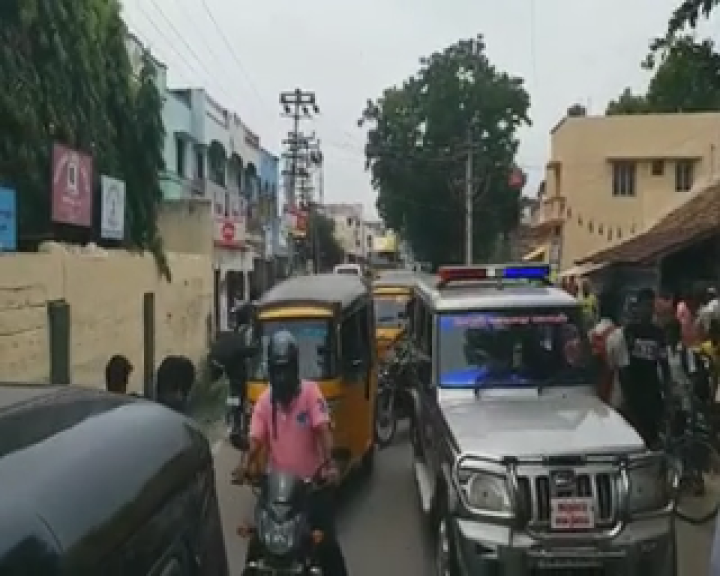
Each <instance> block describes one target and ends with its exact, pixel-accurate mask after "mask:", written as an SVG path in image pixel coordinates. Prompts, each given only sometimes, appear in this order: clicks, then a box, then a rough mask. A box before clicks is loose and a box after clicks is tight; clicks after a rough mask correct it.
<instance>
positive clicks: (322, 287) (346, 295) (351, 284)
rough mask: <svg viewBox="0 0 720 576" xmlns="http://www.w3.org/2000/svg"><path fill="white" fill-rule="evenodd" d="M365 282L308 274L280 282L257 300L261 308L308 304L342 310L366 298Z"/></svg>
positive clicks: (350, 276) (353, 277)
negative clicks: (319, 304) (339, 306)
mask: <svg viewBox="0 0 720 576" xmlns="http://www.w3.org/2000/svg"><path fill="white" fill-rule="evenodd" d="M368 295H369V292H368V283H367V281H366V280H365V279H363V278H361V277H360V276H356V275H354V274H311V275H308V276H295V277H293V278H289V279H288V280H284V281H283V282H280V283H279V284H277V285H276V286H274V287H273V288H271V289H270V290H269V291H268V292H266V293H265V295H264V296H263V297H262V298H261V299H260V302H259V306H260V308H264V307H268V306H275V305H282V304H290V305H292V304H293V303H300V304H304V303H307V302H318V303H320V302H322V303H328V304H339V305H341V306H342V307H343V308H345V307H347V306H350V305H352V304H353V303H354V302H355V301H356V300H358V299H359V298H362V297H367V296H368Z"/></svg>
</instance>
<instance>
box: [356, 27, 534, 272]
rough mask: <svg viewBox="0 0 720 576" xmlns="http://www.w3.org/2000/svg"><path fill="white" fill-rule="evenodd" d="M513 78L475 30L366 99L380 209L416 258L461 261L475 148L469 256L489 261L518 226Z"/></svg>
mask: <svg viewBox="0 0 720 576" xmlns="http://www.w3.org/2000/svg"><path fill="white" fill-rule="evenodd" d="M529 107H530V97H529V95H528V93H527V92H526V90H525V88H524V87H523V81H522V79H520V78H516V77H513V76H510V75H509V74H507V73H505V72H502V71H500V70H498V69H497V68H496V67H495V66H493V64H492V63H491V62H490V60H489V59H488V57H487V55H486V53H485V43H484V41H483V39H482V37H481V36H478V37H477V38H474V39H469V40H461V41H459V42H457V43H456V44H454V45H452V46H450V47H448V48H447V49H445V50H443V51H442V52H436V53H434V54H432V55H431V56H429V57H427V58H423V59H421V60H420V69H419V70H418V72H417V73H416V74H414V75H413V76H411V77H410V78H408V79H407V80H405V82H403V83H402V84H401V85H398V86H393V87H391V88H388V89H386V90H385V91H384V93H383V95H382V96H381V97H380V98H378V99H376V100H369V101H368V102H367V105H366V108H365V110H364V111H363V113H362V117H361V119H360V121H359V124H360V125H361V126H362V125H366V126H368V129H369V130H368V134H367V144H366V147H365V154H366V159H367V167H368V169H369V170H370V172H371V177H372V184H373V186H374V188H375V189H376V190H377V192H378V200H377V207H378V212H379V213H380V216H381V217H382V218H383V220H384V221H385V223H386V225H387V226H389V227H390V228H392V229H394V230H396V231H398V232H399V233H400V234H401V235H402V236H403V237H404V238H405V239H406V240H407V241H408V242H409V244H410V246H411V248H412V250H413V252H414V255H415V257H416V258H418V259H419V260H423V261H430V262H432V263H434V264H440V263H448V262H460V261H463V258H464V215H465V202H464V182H465V170H466V156H467V153H468V150H470V149H471V150H472V153H473V164H474V175H475V178H474V180H473V188H474V196H473V198H474V226H473V233H474V254H475V255H476V257H477V258H488V257H489V256H490V252H491V250H492V248H493V247H494V246H495V245H496V240H497V239H498V236H500V235H502V234H504V233H505V232H507V231H509V230H510V229H511V228H512V227H514V226H515V225H516V224H517V220H518V215H519V197H520V190H519V189H518V188H517V186H512V185H511V183H510V175H511V173H512V172H513V170H514V168H515V165H514V158H515V153H516V151H517V147H518V139H517V130H518V128H519V127H520V126H523V125H526V124H530V120H529V118H528V109H529Z"/></svg>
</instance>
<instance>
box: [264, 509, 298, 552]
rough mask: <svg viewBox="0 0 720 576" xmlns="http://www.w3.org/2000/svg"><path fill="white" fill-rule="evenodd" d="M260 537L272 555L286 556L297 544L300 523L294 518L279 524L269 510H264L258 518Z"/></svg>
mask: <svg viewBox="0 0 720 576" xmlns="http://www.w3.org/2000/svg"><path fill="white" fill-rule="evenodd" d="M258 537H259V538H260V542H261V543H262V545H263V546H264V547H265V548H266V549H267V551H268V552H270V554H272V555H273V556H285V555H286V554H289V553H290V552H292V550H293V549H294V548H295V545H296V543H297V539H298V522H297V520H296V519H294V518H293V519H291V520H286V521H283V522H278V521H277V520H275V519H274V518H273V517H272V516H271V515H270V513H269V512H268V511H267V510H262V511H261V512H260V513H259V518H258Z"/></svg>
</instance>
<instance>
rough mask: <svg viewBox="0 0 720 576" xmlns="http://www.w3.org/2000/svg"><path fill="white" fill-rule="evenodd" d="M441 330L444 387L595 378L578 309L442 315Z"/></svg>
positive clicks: (558, 382)
mask: <svg viewBox="0 0 720 576" xmlns="http://www.w3.org/2000/svg"><path fill="white" fill-rule="evenodd" d="M438 330H439V336H438V346H439V349H438V377H439V378H438V380H439V384H440V386H441V387H443V388H455V389H458V388H459V389H463V388H464V389H468V388H469V389H473V388H475V389H491V388H527V387H533V388H534V387H537V386H538V385H543V386H549V387H563V386H573V385H587V384H589V383H590V382H592V381H593V371H592V359H591V354H590V346H589V343H588V341H587V336H586V330H585V329H584V326H583V320H582V312H581V311H580V310H579V309H578V308H570V309H567V308H565V309H563V308H536V309H533V308H531V309H523V310H507V309H505V310H497V311H486V312H482V313H478V312H462V313H457V314H455V313H454V314H443V315H442V316H440V319H439V322H438Z"/></svg>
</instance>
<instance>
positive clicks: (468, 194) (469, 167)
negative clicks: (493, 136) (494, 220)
mask: <svg viewBox="0 0 720 576" xmlns="http://www.w3.org/2000/svg"><path fill="white" fill-rule="evenodd" d="M467 138H468V143H467V145H468V150H467V160H466V164H465V264H467V265H468V266H472V263H473V200H474V199H473V196H474V189H475V184H474V182H473V179H474V175H473V138H472V128H470V129H468V137H467Z"/></svg>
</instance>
